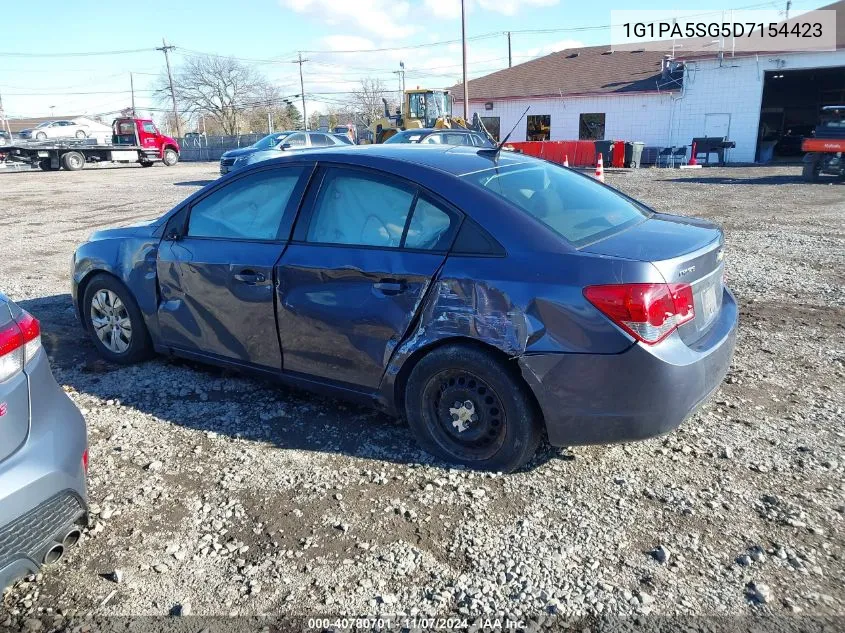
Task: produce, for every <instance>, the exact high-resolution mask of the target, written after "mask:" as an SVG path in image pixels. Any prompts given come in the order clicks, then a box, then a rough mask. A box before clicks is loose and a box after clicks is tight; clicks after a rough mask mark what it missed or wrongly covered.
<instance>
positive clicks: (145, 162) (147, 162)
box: [141, 160, 153, 167]
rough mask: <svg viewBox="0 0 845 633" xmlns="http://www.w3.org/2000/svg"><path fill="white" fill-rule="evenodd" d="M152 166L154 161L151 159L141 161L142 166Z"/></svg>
mask: <svg viewBox="0 0 845 633" xmlns="http://www.w3.org/2000/svg"><path fill="white" fill-rule="evenodd" d="M152 166H153V161H151V160H142V161H141V167H152Z"/></svg>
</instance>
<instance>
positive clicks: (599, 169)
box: [596, 154, 604, 182]
mask: <svg viewBox="0 0 845 633" xmlns="http://www.w3.org/2000/svg"><path fill="white" fill-rule="evenodd" d="M596 180H598V181H599V182H604V162H603V161H602V159H601V154H599V160H598V162H597V163H596Z"/></svg>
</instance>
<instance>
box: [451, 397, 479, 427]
mask: <svg viewBox="0 0 845 633" xmlns="http://www.w3.org/2000/svg"><path fill="white" fill-rule="evenodd" d="M449 413H451V414H452V426H454V427H455V428H456V429H458V433H463V432H464V431H466V430H467V428H468V427H469V426H470V424H472V423H473V422H475V421H477V420H478V415H477V414H476V413H475V405H474V404H473V402H472V400H465V401H463V402H459V401H455V404H454V406H452V407H449Z"/></svg>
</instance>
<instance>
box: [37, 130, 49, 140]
mask: <svg viewBox="0 0 845 633" xmlns="http://www.w3.org/2000/svg"><path fill="white" fill-rule="evenodd" d="M35 140H36V141H46V140H47V135H46V134H44V132H37V133H36V134H35Z"/></svg>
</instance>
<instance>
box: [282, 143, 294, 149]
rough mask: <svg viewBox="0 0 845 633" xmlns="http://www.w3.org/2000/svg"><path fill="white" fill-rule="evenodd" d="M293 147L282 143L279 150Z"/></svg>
mask: <svg viewBox="0 0 845 633" xmlns="http://www.w3.org/2000/svg"><path fill="white" fill-rule="evenodd" d="M291 147H293V145H291V144H290V143H282V146H281V147H280V148H279V149H290V148H291Z"/></svg>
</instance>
